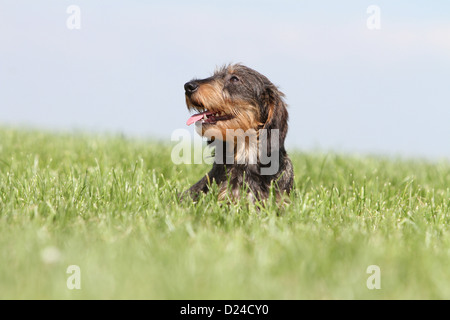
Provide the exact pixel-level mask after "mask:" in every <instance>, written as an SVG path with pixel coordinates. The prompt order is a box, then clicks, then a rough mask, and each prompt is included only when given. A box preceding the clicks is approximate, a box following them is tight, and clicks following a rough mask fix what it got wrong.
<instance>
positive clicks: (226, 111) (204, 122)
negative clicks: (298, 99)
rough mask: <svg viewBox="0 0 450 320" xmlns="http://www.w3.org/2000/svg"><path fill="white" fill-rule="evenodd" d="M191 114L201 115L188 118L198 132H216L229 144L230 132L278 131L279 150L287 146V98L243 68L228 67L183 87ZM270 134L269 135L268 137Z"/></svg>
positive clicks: (255, 73)
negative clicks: (285, 143) (227, 139)
mask: <svg viewBox="0 0 450 320" xmlns="http://www.w3.org/2000/svg"><path fill="white" fill-rule="evenodd" d="M184 89H185V94H186V104H187V107H188V109H189V110H194V111H197V112H199V113H197V114H194V115H193V116H192V117H190V118H189V120H188V121H187V124H188V125H190V124H193V123H195V125H196V127H197V130H198V132H199V133H200V134H201V135H203V136H205V132H207V131H208V130H209V129H214V130H215V131H216V132H220V133H221V134H220V135H219V136H216V138H219V139H222V140H226V137H227V130H239V129H240V130H243V131H244V132H246V131H248V130H255V131H256V132H258V131H259V130H260V129H267V130H268V131H269V132H270V131H271V130H273V129H277V130H279V146H281V147H282V146H283V145H284V139H285V137H286V133H287V120H288V112H287V109H286V104H285V102H284V100H283V97H284V94H283V93H282V92H280V91H279V90H278V88H277V87H276V86H275V85H273V84H272V82H270V81H269V79H267V78H266V77H265V76H264V75H262V74H260V73H259V72H257V71H255V70H253V69H250V68H248V67H246V66H243V65H240V64H234V65H228V66H225V67H222V68H221V69H219V70H217V71H216V72H214V74H213V75H212V76H211V77H209V78H206V79H194V80H191V81H189V82H187V83H186V84H185V85H184ZM269 134H270V133H269Z"/></svg>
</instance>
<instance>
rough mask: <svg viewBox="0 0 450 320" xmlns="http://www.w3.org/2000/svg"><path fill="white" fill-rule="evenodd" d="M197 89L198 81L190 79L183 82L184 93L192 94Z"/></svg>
mask: <svg viewBox="0 0 450 320" xmlns="http://www.w3.org/2000/svg"><path fill="white" fill-rule="evenodd" d="M197 89H198V83H197V82H195V81H190V82H187V83H185V84H184V90H185V91H186V94H192V93H194V92H195V91H197Z"/></svg>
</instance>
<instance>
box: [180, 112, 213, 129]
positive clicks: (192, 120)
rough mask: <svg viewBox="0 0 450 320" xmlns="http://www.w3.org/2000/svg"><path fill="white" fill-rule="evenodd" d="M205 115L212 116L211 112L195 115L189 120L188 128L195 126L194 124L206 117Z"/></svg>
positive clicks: (187, 122)
mask: <svg viewBox="0 0 450 320" xmlns="http://www.w3.org/2000/svg"><path fill="white" fill-rule="evenodd" d="M204 114H206V115H210V114H211V112H209V111H205V112H201V113H197V114H194V115H193V116H192V117H190V118H189V119H188V121H186V124H187V125H188V126H190V125H191V124H193V123H194V122H197V121H199V120H201V119H203V115H204Z"/></svg>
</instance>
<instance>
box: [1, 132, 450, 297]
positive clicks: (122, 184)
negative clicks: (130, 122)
mask: <svg viewBox="0 0 450 320" xmlns="http://www.w3.org/2000/svg"><path fill="white" fill-rule="evenodd" d="M170 154H171V146H170V144H164V143H159V142H151V141H143V140H130V139H126V138H123V137H120V136H98V135H85V134H51V133H45V132H40V131H27V130H17V129H8V128H3V129H0V298H2V299H16V298H26V299H37V298H38V299H78V298H80V299H81V298H87V299H110V298H112V299H122V298H133V299H141V298H144V299H416V298H425V299H428V298H430V299H431V298H437V299H449V298H450V271H449V266H450V230H449V222H450V210H449V207H450V164H449V163H448V162H445V161H442V162H437V163H431V162H426V161H423V160H399V159H388V158H382V157H369V156H367V157H351V156H341V155H337V154H314V153H299V152H293V151H291V152H290V154H291V158H292V161H293V164H294V168H295V175H296V178H295V191H294V192H293V193H292V195H291V201H290V203H289V204H287V205H285V206H284V208H279V206H278V205H277V204H276V203H274V202H273V201H272V199H271V200H269V201H268V203H267V205H266V206H265V207H262V208H259V209H258V208H257V207H256V206H254V205H251V204H248V203H246V202H245V201H241V202H240V203H236V204H231V205H227V204H225V203H219V202H217V201H216V194H214V193H212V194H208V195H206V196H204V197H202V198H201V199H200V201H199V202H198V203H197V204H192V203H189V202H185V203H179V202H178V201H177V198H176V194H177V193H178V192H180V191H183V190H185V189H186V188H188V187H189V186H190V185H191V184H193V183H194V182H196V181H197V180H198V179H199V178H200V177H201V176H202V174H204V173H205V172H207V170H208V167H209V166H208V165H174V164H172V161H171V158H170ZM52 252H53V253H52ZM69 265H78V266H79V267H80V268H81V290H69V289H68V288H67V286H66V280H67V278H68V277H69V274H67V273H66V269H67V267H68V266H69ZM369 265H378V266H379V267H380V270H381V289H379V290H376V289H375V290H369V289H368V288H367V286H366V280H367V278H368V277H369V276H370V275H369V274H367V273H366V269H367V267H368V266H369Z"/></svg>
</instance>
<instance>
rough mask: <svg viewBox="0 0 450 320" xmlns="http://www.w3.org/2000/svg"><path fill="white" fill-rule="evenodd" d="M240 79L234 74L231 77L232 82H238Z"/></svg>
mask: <svg viewBox="0 0 450 320" xmlns="http://www.w3.org/2000/svg"><path fill="white" fill-rule="evenodd" d="M238 81H239V78H238V77H236V76H232V77H231V78H230V82H238Z"/></svg>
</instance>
